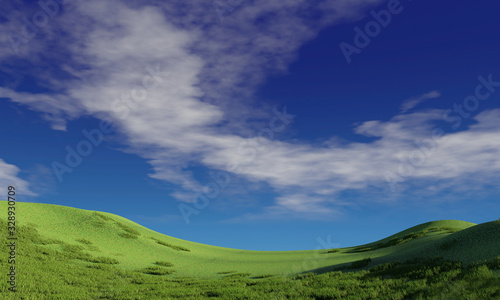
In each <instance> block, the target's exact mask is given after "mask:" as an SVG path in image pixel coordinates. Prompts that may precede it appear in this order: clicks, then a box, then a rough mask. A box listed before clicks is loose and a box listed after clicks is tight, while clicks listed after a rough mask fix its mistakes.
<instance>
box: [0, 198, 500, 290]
mask: <svg viewBox="0 0 500 300" xmlns="http://www.w3.org/2000/svg"><path fill="white" fill-rule="evenodd" d="M0 211H5V212H6V211H7V203H6V202H5V201H1V202H0ZM16 214H17V215H16V216H17V224H16V225H17V231H18V238H19V240H18V263H17V265H18V269H19V270H20V271H19V273H20V275H19V282H20V284H22V285H24V286H25V287H26V288H28V287H29V288H30V289H33V288H34V287H33V286H32V285H31V284H33V283H35V282H37V281H40V280H44V281H46V282H47V281H50V280H54V284H56V281H57V280H58V279H57V278H56V277H57V276H63V277H64V276H65V275H63V274H58V273H60V272H61V270H63V269H64V272H72V274H84V272H83V273H82V270H87V269H102V270H107V271H112V273H113V274H121V273H120V272H129V271H134V272H140V273H143V274H150V275H168V276H169V278H181V279H182V278H198V279H218V278H223V277H226V276H228V275H237V274H248V275H249V276H253V278H261V277H268V276H278V277H279V276H288V275H296V274H299V273H307V272H315V273H325V272H329V271H334V270H338V269H341V268H344V269H349V268H352V263H353V262H357V261H362V260H363V259H367V258H370V260H369V261H367V263H365V264H363V265H361V266H360V268H368V267H372V266H375V265H378V264H383V263H388V262H394V261H404V260H410V259H414V258H432V257H437V256H440V257H443V258H445V259H450V260H459V261H461V262H463V263H465V264H469V263H473V262H477V261H481V260H491V259H493V258H495V257H497V256H498V255H499V254H500V221H493V222H488V223H483V224H479V225H476V224H473V223H469V222H464V221H453V220H447V221H434V222H428V223H425V224H421V225H418V226H415V227H412V228H409V229H407V230H405V231H402V232H399V233H397V234H394V235H392V236H389V237H387V238H385V239H382V240H380V241H376V242H373V243H370V244H366V245H361V246H357V247H349V248H341V249H322V250H309V251H247V250H238V249H229V248H223V247H216V246H210V245H204V244H199V243H195V242H190V241H185V240H181V239H177V238H174V237H170V236H167V235H164V234H160V233H158V232H155V231H153V230H150V229H148V228H145V227H143V226H141V225H139V224H137V223H134V222H132V221H130V220H127V219H125V218H123V217H120V216H117V215H113V214H110V213H105V212H96V211H89V210H82V209H76V208H71V207H65V206H59V205H49V204H39V203H26V202H18V203H17V204H16ZM6 225H7V224H6V221H5V218H2V219H1V221H0V226H2V228H5V227H6ZM6 234H7V233H6V231H5V230H2V231H1V236H2V239H4V240H5V238H6ZM0 262H1V263H2V265H4V264H5V263H6V257H5V255H4V256H1V257H0ZM350 266H351V267H350ZM47 274H55V275H54V276H55V277H54V278H51V277H50V276H48V275H47ZM75 276H76V275H75ZM117 276H118V275H117ZM67 278H69V277H67ZM117 278H118V279H119V276H118V277H117ZM89 280H91V279H89ZM2 289H4V287H2ZM2 291H3V290H2ZM46 292H47V291H44V293H46Z"/></svg>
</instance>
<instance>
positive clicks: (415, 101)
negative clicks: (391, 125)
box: [400, 91, 441, 113]
mask: <svg viewBox="0 0 500 300" xmlns="http://www.w3.org/2000/svg"><path fill="white" fill-rule="evenodd" d="M439 97H441V93H440V92H439V91H432V92H429V93H426V94H423V95H420V96H417V97H412V98H410V99H406V100H405V101H403V104H401V109H400V111H401V113H405V112H407V111H409V110H411V109H413V108H415V107H417V106H418V105H419V104H421V103H423V102H425V101H427V100H429V99H435V98H439Z"/></svg>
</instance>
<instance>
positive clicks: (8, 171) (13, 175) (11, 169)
mask: <svg viewBox="0 0 500 300" xmlns="http://www.w3.org/2000/svg"><path fill="white" fill-rule="evenodd" d="M20 171H21V170H20V169H19V168H18V167H17V166H15V165H11V164H8V163H6V162H5V161H4V160H2V159H0V186H1V187H4V188H5V190H6V189H7V187H8V186H14V187H15V188H16V193H17V194H20V195H27V196H36V194H35V193H33V192H32V191H31V190H30V189H29V183H28V182H27V181H25V180H23V179H21V178H19V177H18V175H19V172H20ZM5 195H7V192H5ZM5 197H6V196H5ZM4 200H5V199H4Z"/></svg>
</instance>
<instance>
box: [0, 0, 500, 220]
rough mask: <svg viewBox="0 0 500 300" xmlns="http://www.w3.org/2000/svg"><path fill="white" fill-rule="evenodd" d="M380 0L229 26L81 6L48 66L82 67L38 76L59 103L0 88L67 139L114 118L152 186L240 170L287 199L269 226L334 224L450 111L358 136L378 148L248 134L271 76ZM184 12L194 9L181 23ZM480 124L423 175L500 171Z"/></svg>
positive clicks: (170, 7)
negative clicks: (353, 196)
mask: <svg viewBox="0 0 500 300" xmlns="http://www.w3.org/2000/svg"><path fill="white" fill-rule="evenodd" d="M378 2H380V1H368V0H366V1H331V2H328V4H325V3H324V4H322V5H321V7H315V6H314V5H312V4H308V2H307V1H298V0H296V1H287V2H286V3H278V2H273V1H254V2H252V4H246V3H243V4H242V5H241V7H238V8H237V9H235V10H234V11H233V15H231V16H228V17H226V18H224V22H223V23H222V24H220V23H219V20H218V16H217V14H216V13H215V12H214V11H213V7H212V6H211V1H208V2H206V3H205V2H199V3H184V2H182V3H183V4H182V5H184V6H183V7H180V6H178V5H180V4H179V3H180V2H175V1H174V2H172V3H174V4H171V3H170V2H169V4H167V3H165V2H154V1H153V2H151V3H156V5H157V6H142V5H140V4H137V3H135V2H130V3H128V5H124V4H122V2H119V1H106V2H103V1H84V2H78V3H75V4H74V5H71V6H69V7H68V9H67V12H66V13H65V14H64V15H61V16H60V18H59V19H58V24H60V28H59V27H58V30H61V31H64V32H66V33H67V34H68V35H67V36H66V37H61V38H62V40H61V41H60V42H59V46H60V47H62V48H63V49H65V50H59V51H57V52H56V53H55V54H54V56H53V57H50V56H51V54H50V53H47V52H46V51H45V52H44V55H47V56H49V57H50V58H51V59H58V57H59V56H60V55H61V53H66V54H68V53H69V54H70V55H69V56H70V57H71V60H70V61H69V62H66V63H61V68H62V69H63V70H64V71H65V72H67V73H66V74H71V76H72V77H70V78H68V76H66V77H63V79H61V80H54V79H50V78H52V77H51V76H43V78H40V80H41V82H43V83H44V84H45V85H47V86H51V87H53V89H54V90H55V92H52V93H43V94H40V93H39V94H29V93H20V92H16V91H15V88H13V87H4V88H0V93H1V94H2V95H5V96H6V97H9V98H11V99H12V101H14V102H17V103H19V104H22V105H26V106H28V107H29V108H31V109H33V110H36V111H40V112H42V113H44V114H45V116H46V119H47V120H48V121H50V122H51V124H52V127H53V128H54V129H58V130H65V128H66V122H67V121H69V120H72V119H75V118H78V117H80V116H83V115H93V116H96V117H99V118H110V119H112V120H113V121H114V122H115V124H116V125H117V128H118V130H119V131H120V132H121V133H122V134H123V136H124V137H125V140H123V143H124V144H126V145H128V146H129V147H130V149H129V151H131V152H133V153H136V154H137V155H139V156H141V157H143V158H145V159H146V160H148V162H149V163H150V164H151V165H152V166H153V169H154V173H153V174H150V175H151V177H153V178H156V179H160V180H165V181H169V182H172V183H175V184H178V185H179V186H180V187H182V188H183V189H184V191H185V190H188V191H189V190H191V189H200V188H201V184H200V183H198V182H197V181H196V180H194V179H193V178H192V176H191V175H190V173H189V172H187V171H186V169H187V168H188V167H189V166H190V165H192V164H200V163H201V164H203V165H204V166H206V167H209V168H213V169H220V170H225V169H226V167H227V165H228V164H230V163H237V164H238V165H239V166H240V168H239V169H238V170H235V171H233V175H234V176H239V177H242V178H245V179H247V180H253V181H264V182H267V183H268V184H269V185H270V186H271V187H273V188H274V189H275V190H276V191H277V192H278V193H279V194H280V196H279V197H278V198H277V199H276V203H275V204H274V205H272V206H269V207H267V208H266V209H265V214H266V215H267V216H275V217H276V216H294V217H300V216H314V215H315V216H318V215H322V214H325V213H326V214H327V215H328V214H336V209H335V208H334V207H335V205H336V202H335V201H336V200H332V199H335V195H337V194H338V193H339V192H341V191H344V190H347V189H363V188H368V187H373V186H375V187H379V188H384V187H385V184H386V183H385V177H384V172H385V171H392V170H397V168H398V165H399V164H400V160H399V157H402V156H404V155H405V153H408V152H411V151H413V150H415V149H416V146H415V144H414V142H415V141H418V140H421V139H427V138H429V135H430V130H431V129H432V126H433V122H434V121H436V120H440V119H441V116H442V113H443V112H442V111H439V110H429V111H424V112H414V113H410V114H401V115H397V116H395V117H394V118H392V119H391V120H389V121H385V122H382V121H376V120H375V121H369V122H364V123H362V124H361V125H359V126H358V127H357V128H356V129H355V132H356V133H358V134H363V135H366V136H372V137H377V138H378V139H377V140H375V141H373V142H371V143H356V142H352V143H347V144H342V145H340V144H335V143H331V144H328V145H324V146H314V145H310V144H307V143H301V142H293V143H292V142H285V141H279V140H264V141H262V140H261V141H260V142H259V141H257V139H256V138H252V137H251V134H255V132H256V129H258V128H262V126H264V125H263V124H264V123H262V122H253V121H251V119H252V118H256V117H257V118H260V119H265V117H267V116H269V115H270V111H271V110H270V109H268V110H266V109H265V108H264V109H257V108H255V105H254V103H252V101H251V97H252V96H251V92H252V90H253V89H254V88H255V86H256V85H258V84H259V83H261V82H262V81H263V80H264V79H265V76H266V75H268V74H269V73H272V72H277V71H283V70H285V69H286V65H287V64H288V63H289V62H290V61H291V60H292V59H293V57H294V55H296V52H297V49H298V47H300V46H301V45H302V44H303V43H304V42H306V41H308V40H310V39H312V38H313V37H314V36H315V35H316V34H317V32H318V30H319V29H321V28H322V27H324V26H326V25H328V24H334V23H336V22H339V21H341V20H344V19H346V18H356V17H359V15H360V14H361V13H362V12H363V11H364V10H365V9H366V7H368V6H370V5H373V4H375V3H378ZM207 3H208V4H207ZM179 10H180V11H182V12H185V14H184V15H182V16H181V17H179V16H177V15H178V14H179ZM308 10H310V11H314V10H316V12H317V13H321V15H322V17H321V18H320V19H319V20H318V22H316V23H315V24H310V23H309V21H308V19H307V18H303V17H300V14H299V13H298V12H301V13H302V14H306V13H307V12H308ZM256 20H260V22H261V23H259V22H256ZM46 38H48V39H49V40H50V39H51V38H52V36H50V35H49V36H47V37H46ZM69 41H72V42H69ZM33 43H34V44H36V45H37V46H36V47H34V48H33V49H38V50H39V49H42V48H43V47H42V46H40V44H43V43H44V41H42V40H34V41H33ZM65 51H66V52H65ZM38 55H40V54H38ZM32 57H34V58H32V59H33V61H32V62H34V63H36V62H38V61H40V58H39V57H38V56H37V54H36V53H34V54H33V55H32ZM148 67H149V68H153V69H156V68H157V67H158V70H159V72H160V74H159V76H160V77H161V80H160V81H161V84H159V85H158V86H156V87H155V88H154V89H150V90H148V93H147V98H146V99H145V100H143V101H139V102H137V101H133V100H131V99H130V97H129V96H130V93H131V91H133V90H134V89H136V88H137V87H140V86H141V85H142V84H143V80H144V78H145V76H151V71H150V69H149V71H148ZM157 75H158V74H157ZM149 79H151V77H149ZM123 95H125V97H123ZM438 96H439V93H438V92H431V93H428V94H425V95H422V96H420V97H416V98H412V99H409V100H407V101H406V102H405V103H404V104H403V107H402V111H404V112H406V111H408V110H409V109H411V108H413V107H415V106H416V105H418V104H419V103H420V102H422V101H424V100H425V99H430V98H436V97H438ZM122 98H124V99H122ZM127 101H128V102H130V103H131V104H128V105H127V104H125V103H127ZM135 102H137V103H135ZM134 103H135V104H134ZM477 121H478V124H476V125H474V126H472V127H471V128H470V129H469V130H467V131H463V132H457V133H453V134H448V135H446V136H445V137H443V138H442V139H440V140H439V141H438V145H439V147H438V148H437V149H436V151H435V152H434V153H433V155H432V156H429V157H428V158H427V159H426V161H425V163H424V164H423V165H422V166H421V167H420V168H419V169H418V171H417V172H416V173H415V174H414V176H413V177H412V178H415V179H419V178H426V179H446V178H466V177H467V176H468V175H469V174H471V173H472V172H479V173H481V174H487V175H488V176H490V175H494V174H497V172H499V171H500V155H498V154H499V153H498V151H499V149H500V147H498V142H495V141H494V140H495V139H494V138H493V137H494V136H495V135H496V136H498V133H499V130H500V129H499V128H498V126H497V125H496V124H499V123H498V121H500V115H499V113H498V111H491V112H484V113H483V114H481V115H478V116H477ZM497 140H498V139H497ZM246 143H256V144H258V145H259V148H258V151H257V156H256V157H255V159H253V160H249V159H248V157H249V154H248V151H240V150H239V148H241V146H240V145H245V144H246ZM246 150H248V147H247V149H246ZM484 176H486V175H484ZM184 191H179V192H177V193H176V194H177V195H180V197H179V198H180V199H179V200H181V201H187V200H186V196H185V195H186V194H185V192H184ZM291 191H293V192H291ZM337 204H338V203H337ZM253 217H255V218H258V216H253ZM249 218H252V216H249Z"/></svg>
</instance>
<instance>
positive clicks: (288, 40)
mask: <svg viewBox="0 0 500 300" xmlns="http://www.w3.org/2000/svg"><path fill="white" fill-rule="evenodd" d="M66 2H67V3H66ZM499 8H500V4H496V3H495V2H491V1H485V0H480V1H475V2H470V1H468V2H466V1H454V2H453V4H450V3H444V2H439V3H438V2H433V1H405V0H402V1H378V0H356V1H320V2H318V3H313V2H310V1H305V0H290V1H286V3H278V2H272V1H258V0H255V1H226V0H216V1H190V2H189V3H185V1H155V0H148V1H116V0H111V1H105V2H104V1H96V0H89V1H58V2H56V1H51V0H47V1H41V4H38V3H37V2H36V1H21V0H19V1H11V2H10V3H8V4H6V5H5V8H4V9H3V11H2V12H1V13H0V30H1V32H2V34H1V37H0V38H1V39H2V40H1V41H2V43H1V45H2V47H1V48H0V115H1V118H0V137H1V138H2V141H3V143H2V147H0V185H1V186H7V185H16V186H17V189H18V193H19V194H20V201H28V202H39V203H51V204H58V205H66V206H72V207H77V208H83V209H90V210H98V211H106V212H111V213H114V214H118V215H121V216H123V217H126V218H128V219H131V220H133V221H135V222H137V223H139V224H141V225H143V226H146V227H148V228H151V229H154V230H156V231H159V232H161V233H164V234H167V235H171V236H174V237H178V238H182V239H187V240H191V241H196V242H200V243H206V244H211V245H218V246H224V247H231V248H240V249H251V250H300V249H315V248H316V247H318V246H320V247H330V248H331V247H348V246H353V245H359V244H363V243H367V242H371V241H374V240H377V239H380V238H383V237H386V236H388V235H391V234H393V233H396V232H398V231H400V230H403V229H406V228H408V227H411V226H414V225H417V224H420V223H423V222H428V221H433V220H440V219H459V220H465V221H470V222H475V223H481V222H487V221H491V220H495V219H498V213H497V212H498V211H499V209H500V204H499V202H498V199H499V195H500V189H499V187H498V184H497V183H498V180H499V177H500V176H499V175H500V155H499V154H500V139H499V138H498V137H499V134H500V125H499V124H500V102H499V101H500V30H499V29H498V28H500V26H499V25H500V21H499V20H498V16H497V12H498V11H499V10H498V9H499ZM382 23H383V24H382ZM346 45H347V46H346ZM346 47H347V48H346ZM345 49H350V51H351V52H346V50H345ZM343 50H344V51H343Z"/></svg>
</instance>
